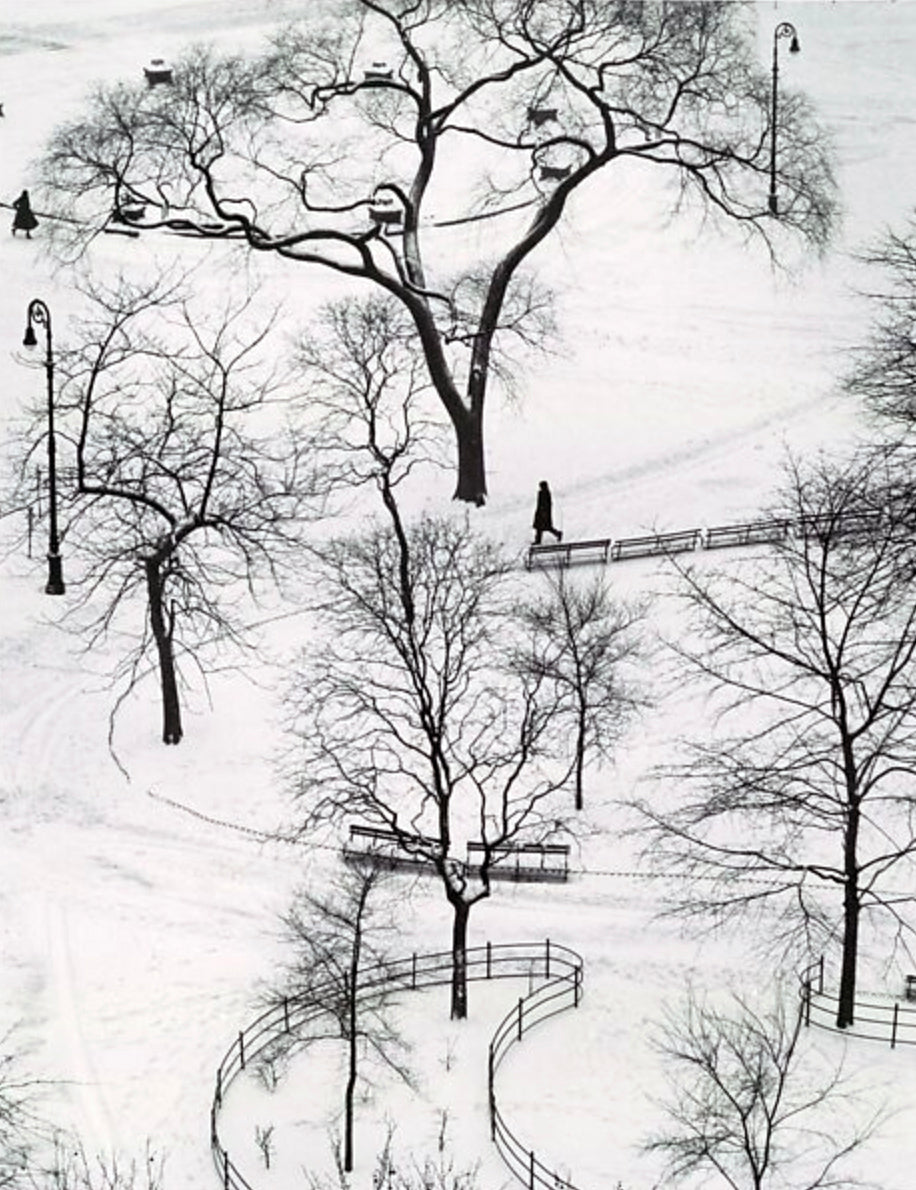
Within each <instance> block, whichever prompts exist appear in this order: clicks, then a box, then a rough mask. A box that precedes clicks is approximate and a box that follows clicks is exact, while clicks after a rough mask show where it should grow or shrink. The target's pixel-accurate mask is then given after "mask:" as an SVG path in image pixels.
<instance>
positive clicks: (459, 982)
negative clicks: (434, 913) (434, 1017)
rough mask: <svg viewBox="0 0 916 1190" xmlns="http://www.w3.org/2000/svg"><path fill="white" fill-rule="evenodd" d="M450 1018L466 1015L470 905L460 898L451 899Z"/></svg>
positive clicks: (465, 1016) (464, 1017)
mask: <svg viewBox="0 0 916 1190" xmlns="http://www.w3.org/2000/svg"><path fill="white" fill-rule="evenodd" d="M452 911H453V914H454V916H453V918H452V1012H451V1016H452V1020H453V1021H463V1020H465V1019H466V1018H467V1015H468V918H469V917H470V915H471V906H470V905H468V904H467V903H466V902H465V901H464V900H461V899H460V898H457V897H456V898H454V899H453V900H452Z"/></svg>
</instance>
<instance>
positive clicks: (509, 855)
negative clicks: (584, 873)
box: [468, 843, 569, 883]
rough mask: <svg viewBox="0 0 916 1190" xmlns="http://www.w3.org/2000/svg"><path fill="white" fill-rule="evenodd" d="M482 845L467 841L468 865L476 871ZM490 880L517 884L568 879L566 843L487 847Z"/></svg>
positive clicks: (481, 852)
mask: <svg viewBox="0 0 916 1190" xmlns="http://www.w3.org/2000/svg"><path fill="white" fill-rule="evenodd" d="M485 852H486V848H485V847H484V844H483V843H468V867H469V868H470V869H471V870H472V871H479V870H480V865H481V863H482V861H483V858H484V855H485ZM489 875H490V879H491V880H513V881H518V882H519V883H521V882H523V881H528V882H531V883H538V882H540V883H546V882H547V881H554V882H556V881H566V880H568V879H569V844H568V843H519V844H515V845H513V844H508V843H507V844H506V845H505V846H502V847H492V848H491V849H490V867H489Z"/></svg>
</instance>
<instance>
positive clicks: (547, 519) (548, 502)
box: [533, 479, 563, 545]
mask: <svg viewBox="0 0 916 1190" xmlns="http://www.w3.org/2000/svg"><path fill="white" fill-rule="evenodd" d="M533 525H534V544H535V545H540V544H541V538H542V537H543V535H544V534H545V533H552V534H553V535H554V537H555V538H556V539H557V541H562V540H563V534H562V533H561V532H560V530H559V529H555V528H554V527H553V497H552V496H551V494H550V488H549V487H548V486H547V480H546V479H542V480H541V482H540V483H539V484H538V502H537V505H536V506H535V509H534V522H533Z"/></svg>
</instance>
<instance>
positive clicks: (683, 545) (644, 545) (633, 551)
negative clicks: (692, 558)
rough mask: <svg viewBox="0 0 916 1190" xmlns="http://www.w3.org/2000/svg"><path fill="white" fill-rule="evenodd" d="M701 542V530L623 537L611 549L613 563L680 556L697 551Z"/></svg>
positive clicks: (682, 530)
mask: <svg viewBox="0 0 916 1190" xmlns="http://www.w3.org/2000/svg"><path fill="white" fill-rule="evenodd" d="M699 542H700V530H699V529H681V530H679V531H678V532H676V533H652V534H650V535H648V536H646V537H621V538H618V539H617V540H616V541H615V542H614V544H613V546H612V547H611V555H610V556H611V561H612V562H623V561H625V560H626V559H628V558H650V557H653V556H654V555H656V554H680V553H684V552H685V551H687V550H695V549H696V548H697V546H698V545H699Z"/></svg>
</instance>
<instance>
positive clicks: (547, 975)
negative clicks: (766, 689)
mask: <svg viewBox="0 0 916 1190" xmlns="http://www.w3.org/2000/svg"><path fill="white" fill-rule="evenodd" d="M544 976H545V978H546V979H550V939H549V938H545V939H544Z"/></svg>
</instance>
